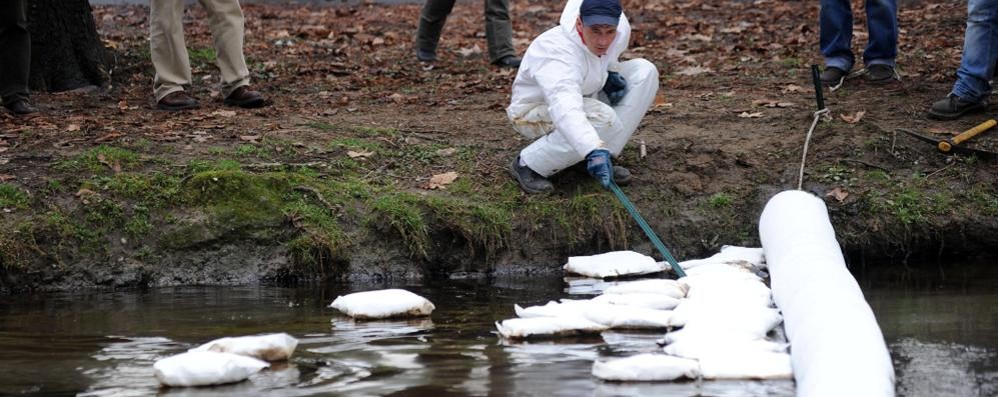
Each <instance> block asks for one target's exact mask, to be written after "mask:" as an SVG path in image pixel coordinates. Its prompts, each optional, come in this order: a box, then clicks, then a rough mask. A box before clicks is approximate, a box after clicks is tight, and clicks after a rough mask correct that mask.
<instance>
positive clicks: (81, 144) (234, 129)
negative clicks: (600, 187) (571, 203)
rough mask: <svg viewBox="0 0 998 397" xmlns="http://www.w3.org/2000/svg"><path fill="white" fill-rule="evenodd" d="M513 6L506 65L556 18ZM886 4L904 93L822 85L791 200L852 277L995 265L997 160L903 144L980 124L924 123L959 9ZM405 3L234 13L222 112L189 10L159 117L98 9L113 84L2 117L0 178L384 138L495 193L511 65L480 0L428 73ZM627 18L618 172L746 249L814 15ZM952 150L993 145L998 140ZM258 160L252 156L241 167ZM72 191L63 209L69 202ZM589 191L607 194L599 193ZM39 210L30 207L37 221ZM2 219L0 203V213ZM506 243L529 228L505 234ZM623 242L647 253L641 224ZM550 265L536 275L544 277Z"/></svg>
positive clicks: (201, 34)
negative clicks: (105, 151) (984, 259)
mask: <svg viewBox="0 0 998 397" xmlns="http://www.w3.org/2000/svg"><path fill="white" fill-rule="evenodd" d="M511 3H512V4H511V7H512V10H511V13H512V19H513V27H514V31H515V35H516V37H515V45H516V47H517V51H518V53H521V54H522V52H523V51H524V50H525V49H526V47H527V45H528V44H529V42H530V39H531V38H532V37H535V36H536V35H538V34H540V33H541V32H543V31H544V30H546V29H548V28H550V27H552V26H554V25H555V24H556V23H557V18H558V16H559V15H560V12H561V6H560V2H556V1H532V2H511ZM854 3H855V4H854V8H855V10H856V11H857V12H854V14H856V15H857V20H856V30H857V32H856V34H855V36H856V38H855V42H854V48H855V51H856V53H857V54H861V53H862V48H863V46H864V45H865V42H866V33H865V21H864V19H865V18H864V16H863V14H862V12H858V11H859V10H860V9H861V2H854ZM901 3H902V7H901V11H900V14H899V20H900V26H901V35H900V43H899V54H898V59H897V63H898V66H899V67H898V71H899V77H900V81H896V82H893V83H891V84H888V85H883V86H881V85H871V84H869V83H866V82H865V81H864V80H863V78H862V77H859V78H855V79H852V80H849V81H847V82H846V83H845V85H844V86H843V87H842V88H841V89H839V90H837V91H835V92H828V91H827V90H826V92H825V97H826V99H825V102H826V104H827V107H828V109H829V113H828V116H829V117H828V118H826V119H823V120H822V121H821V122H820V123H819V124H818V126H817V128H816V129H815V132H814V135H813V138H812V140H811V142H810V148H809V151H808V154H807V162H806V168H805V171H806V172H805V175H804V186H803V189H804V190H807V191H811V192H813V193H815V194H817V195H819V196H821V197H824V198H825V200H826V203H827V204H828V206H829V209H830V212H831V214H832V217H833V223H834V224H835V226H836V228H837V230H838V233H839V237H840V240H841V241H842V244H843V247H844V249H845V251H846V252H847V254H848V255H849V257H850V262H851V265H852V264H858V263H862V264H863V265H864V266H865V264H866V263H867V262H868V261H869V262H878V263H893V264H898V263H904V264H905V266H908V264H916V263H924V262H930V263H936V262H947V261H951V260H953V258H962V257H973V256H978V257H979V256H988V255H992V256H993V255H994V247H995V246H998V238H996V237H995V236H998V233H995V232H996V231H998V230H996V229H998V220H996V216H998V194H996V192H998V179H996V178H995V174H996V171H998V167H996V165H995V162H994V161H992V160H990V159H989V158H988V157H987V156H984V155H978V156H964V155H949V156H948V155H944V154H941V153H939V152H938V151H936V150H935V149H934V147H933V146H932V145H930V144H929V143H927V142H923V141H919V140H916V139H913V138H911V137H909V136H908V135H906V134H904V133H899V132H898V129H902V128H903V129H910V130H915V131H919V132H922V133H924V134H926V135H932V134H938V135H944V134H950V133H957V132H959V131H961V130H964V129H967V128H970V127H972V126H974V125H976V124H977V123H980V122H983V121H985V120H987V119H988V118H989V117H990V116H989V115H985V114H979V115H974V116H969V117H965V118H963V119H962V120H959V121H951V122H940V121H933V120H930V119H927V118H926V116H925V112H926V110H927V109H928V107H929V105H930V104H931V103H932V102H933V101H935V100H938V99H940V98H942V97H944V96H945V95H946V94H947V93H948V92H949V89H950V88H951V86H952V83H953V81H954V78H955V70H956V68H957V66H958V64H959V60H960V54H961V47H962V41H963V40H962V37H963V34H962V32H963V26H964V23H965V18H966V9H965V7H966V6H965V3H964V2H958V1H943V2H933V1H907V2H901ZM419 11H420V5H375V4H364V5H356V6H346V5H337V6H277V5H245V6H244V12H245V14H246V18H247V37H246V45H245V53H246V56H247V58H248V62H249V65H250V69H251V72H252V75H253V77H252V78H253V87H254V88H256V89H258V90H260V91H262V92H263V93H265V94H266V95H267V96H268V97H269V98H270V99H271V100H272V101H273V105H272V106H269V107H266V108H262V109H256V110H244V109H232V108H228V107H225V106H223V105H222V104H221V100H220V98H219V93H218V85H217V84H218V73H217V69H216V68H215V67H214V66H213V64H212V62H213V57H214V53H213V51H211V36H210V34H209V31H208V28H207V26H206V18H205V13H204V10H203V9H202V8H201V7H200V6H192V7H190V8H189V13H188V15H187V17H186V22H187V23H186V25H187V40H188V47H189V48H190V49H191V57H192V64H193V66H194V81H195V84H194V85H193V87H192V88H191V90H190V92H191V93H192V94H193V95H194V96H196V97H197V98H199V99H200V100H201V103H202V106H201V108H200V109H198V110H193V111H185V112H178V113H173V112H165V111H158V110H155V109H154V103H153V99H152V76H153V70H152V66H151V63H150V61H149V59H148V53H149V52H148V41H147V34H148V21H147V16H148V9H147V8H145V7H141V6H101V7H96V8H95V9H94V18H95V20H96V21H97V23H98V28H99V31H100V34H101V36H102V37H103V39H104V41H105V45H106V46H107V48H108V50H109V52H110V54H112V56H113V58H114V63H113V67H112V69H111V70H109V71H108V73H109V76H110V83H109V85H108V86H105V87H100V88H96V89H84V90H79V91H76V92H65V93H36V94H35V95H34V96H33V100H34V101H35V103H36V104H37V105H39V106H40V107H41V108H42V109H43V111H42V112H41V114H39V115H37V116H34V117H31V118H19V117H13V116H11V115H9V114H6V113H4V114H0V129H2V131H3V134H2V140H0V150H2V153H0V156H2V159H0V178H2V179H3V181H4V182H5V183H7V184H10V185H12V186H16V187H18V188H19V189H23V190H24V191H27V192H29V194H30V195H33V196H37V195H38V193H37V192H39V191H43V190H45V186H46V184H50V183H51V182H50V181H51V180H53V179H60V178H64V177H65V175H61V174H60V172H61V171H59V169H58V167H54V165H55V164H56V163H58V162H59V161H62V160H65V159H68V158H72V157H73V156H77V155H79V154H81V153H84V152H86V151H87V150H91V149H93V148H95V147H98V146H99V145H105V146H121V147H129V148H132V150H138V151H140V152H141V153H143V154H145V155H149V156H152V155H155V156H156V157H157V158H158V159H159V161H158V163H157V164H158V165H157V166H155V167H154V168H158V169H160V170H169V169H170V168H171V167H176V166H181V165H184V164H188V163H190V162H191V161H194V160H199V159H202V160H212V159H217V158H219V157H222V156H223V154H225V153H232V152H240V153H243V154H246V155H244V156H242V157H240V160H241V161H242V162H244V163H245V164H247V165H248V166H250V168H252V166H254V165H255V166H265V165H267V164H274V163H278V164H286V165H295V164H315V163H318V162H329V161H330V159H331V158H333V157H337V156H339V157H342V156H344V154H345V153H344V151H343V150H339V151H335V150H323V149H322V145H321V143H322V142H328V141H329V140H331V139H334V138H344V137H350V136H354V135H356V131H357V129H358V128H377V129H390V130H393V131H397V132H398V133H399V134H400V135H399V137H398V139H396V140H394V141H392V142H387V143H388V144H391V145H407V144H412V143H433V144H437V145H443V146H451V147H459V148H474V149H475V150H476V152H475V153H476V156H475V159H474V167H473V168H472V169H471V171H470V173H463V174H462V175H461V177H464V178H470V179H471V180H473V181H474V183H475V184H476V185H483V186H488V185H502V184H508V183H510V182H509V179H510V178H509V176H508V174H507V172H506V167H507V165H508V163H509V161H510V159H512V158H513V157H514V156H515V153H516V152H517V150H518V149H519V148H521V147H522V146H524V145H525V144H526V143H527V142H526V141H524V140H523V139H522V138H520V137H518V136H517V135H516V134H515V133H514V132H513V131H512V130H511V129H510V127H509V124H508V121H507V119H506V116H505V111H504V109H505V106H506V105H507V104H508V100H509V88H510V86H511V84H512V81H513V79H514V77H515V71H513V70H508V69H499V68H496V67H493V66H490V65H489V64H488V61H487V49H486V44H485V38H484V26H483V23H482V14H481V13H482V10H481V6H480V5H479V4H478V3H472V4H468V3H459V4H458V5H457V6H456V7H455V9H454V11H453V13H452V14H451V17H450V18H449V19H448V22H447V26H446V29H445V31H444V34H443V39H442V42H441V45H440V51H439V56H440V60H439V61H438V62H437V63H436V64H435V65H433V66H432V67H426V66H424V65H422V64H420V63H419V62H417V61H416V60H415V58H414V56H413V47H412V41H413V35H414V32H415V26H416V23H417V21H418V15H419ZM625 12H626V13H627V15H628V16H629V18H630V19H631V22H632V25H633V27H634V32H633V33H632V45H631V50H630V51H628V52H627V53H625V58H634V57H643V58H646V59H648V60H650V61H652V62H653V63H655V64H656V65H657V66H658V68H659V71H660V75H661V84H660V94H659V97H658V98H657V100H656V104H655V106H654V108H653V109H651V110H650V111H649V113H648V114H647V116H646V117H645V120H644V122H643V123H642V125H641V127H640V128H639V130H638V132H637V134H636V135H635V136H634V137H633V139H632V143H631V145H630V146H629V147H628V149H626V150H625V154H624V159H623V162H624V164H625V165H627V166H629V167H630V169H631V170H632V172H633V173H634V174H635V177H636V182H635V184H634V185H633V186H631V187H629V188H627V192H628V194H629V195H631V198H632V200H634V201H635V202H636V203H637V205H638V206H639V207H640V208H641V210H642V212H643V213H645V215H646V216H647V217H648V218H649V222H650V223H651V224H652V226H653V227H654V228H655V229H656V230H657V231H658V232H659V233H660V235H661V236H662V237H663V240H664V241H666V243H667V244H668V245H670V247H672V248H673V249H674V250H675V251H676V252H677V253H678V254H677V256H678V257H680V259H682V258H683V257H692V256H696V255H705V254H709V253H710V252H713V251H715V250H716V249H717V248H718V247H719V246H720V245H722V244H750V245H751V244H758V237H757V232H756V231H755V221H756V220H757V219H758V214H759V213H760V212H761V210H762V207H763V205H764V204H765V202H766V200H767V199H768V198H769V197H771V196H772V194H774V193H776V192H778V191H781V190H785V189H793V188H796V187H797V179H798V171H799V167H800V160H801V153H802V147H803V144H804V137H805V133H806V132H807V130H808V127H809V126H810V123H811V120H812V117H813V112H814V111H815V99H814V90H813V88H812V85H811V75H810V65H811V64H815V63H820V54H819V52H818V48H817V42H818V30H817V20H818V17H817V15H818V5H817V2H785V1H776V0H757V1H724V2H701V1H640V2H638V1H625ZM858 58H860V59H861V55H858ZM858 62H861V61H858ZM992 114H993V113H992ZM642 145H643V146H644V148H645V151H646V153H647V154H646V156H644V157H640V155H639V153H640V152H641V149H640V147H641V146H642ZM968 146H970V147H975V148H980V149H986V150H991V149H992V148H995V149H994V150H996V151H998V132H993V131H992V132H988V133H985V134H983V135H982V136H980V137H978V138H975V139H974V140H973V141H972V142H971V143H970V144H969V145H968ZM253 148H265V149H267V153H268V155H266V156H264V155H262V154H261V155H260V156H255V155H254V154H253V152H252V149H253ZM247 153H248V154H247ZM260 153H262V151H261V152H260ZM361 157H364V156H361ZM360 160H363V161H366V162H367V163H365V164H366V166H367V168H365V169H369V170H370V173H387V174H388V175H390V176H392V177H393V178H395V179H396V183H397V186H398V187H399V188H400V189H402V190H410V191H414V192H422V194H426V193H427V192H428V191H427V190H426V186H427V183H428V181H429V178H430V177H431V176H432V175H436V174H440V173H443V172H446V171H449V170H451V169H452V167H451V166H450V165H449V164H447V162H446V161H442V162H436V163H429V164H424V165H420V166H418V167H415V168H404V170H403V168H401V167H398V166H399V164H397V163H394V161H395V160H392V162H386V163H380V161H381V160H380V159H378V158H376V157H374V158H361V159H360ZM107 165H108V167H109V168H112V169H113V168H114V165H113V164H107ZM395 169H397V171H395V172H392V170H395ZM386 170H387V171H386ZM565 174H566V175H564V176H558V177H555V178H554V180H553V181H554V183H555V185H556V192H555V193H554V194H553V195H552V196H553V197H555V198H566V197H571V196H573V195H575V194H578V187H577V186H578V185H579V184H584V183H590V182H589V181H588V179H587V178H588V177H585V176H584V175H583V174H582V173H579V172H572V171H568V172H566V173H565ZM75 189H76V188H75V187H72V188H71V189H70V191H69V193H67V194H63V195H61V196H60V197H61V198H60V200H68V201H72V200H80V198H79V197H80V194H79V192H78V191H75ZM74 192H75V195H74V194H73V193H74ZM432 194H441V195H446V194H447V193H446V191H445V190H434V191H432ZM470 199H471V200H474V197H473V196H472V197H470ZM520 200H527V198H526V197H523V198H521V199H520ZM531 200H532V199H531ZM606 200H612V198H611V196H610V195H609V194H607V195H606ZM39 206H40V207H44V204H42V203H36V204H34V207H33V208H38V207H39ZM18 213H19V212H18V211H14V212H13V213H11V212H10V211H8V214H6V215H5V217H6V218H5V222H7V224H8V225H10V224H11V222H13V220H12V219H15V218H16V217H17V216H18ZM20 213H21V214H22V215H23V213H24V211H23V210H22V211H20ZM511 233H512V234H513V235H514V236H517V235H523V234H530V232H529V230H526V231H525V230H522V228H521V227H520V223H515V224H514V226H513V229H512V231H511ZM514 240H515V239H514ZM628 241H629V242H630V243H631V245H633V246H636V247H638V248H645V249H646V251H648V252H650V249H647V248H648V246H647V243H644V245H642V241H643V236H642V235H641V234H640V232H639V231H637V229H636V228H633V227H631V230H630V232H629V237H628ZM544 246H558V242H557V241H549V242H546V243H545V244H544ZM594 249H595V247H591V248H589V249H588V250H589V251H592V250H594ZM511 251H515V250H511ZM582 251H586V250H582ZM563 252H566V250H565V249H564V248H563V249H562V250H561V251H559V253H558V255H550V256H548V257H545V258H544V259H545V260H544V261H542V262H545V263H546V262H553V263H546V264H547V265H548V266H551V265H557V264H560V263H557V260H558V259H557V258H559V257H560V256H559V255H561V253H563ZM502 258H503V259H500V262H506V263H523V262H525V261H528V260H529V258H524V257H523V255H506V256H503V257H502ZM562 259H563V257H562Z"/></svg>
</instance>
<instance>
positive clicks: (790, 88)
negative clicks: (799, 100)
mask: <svg viewBox="0 0 998 397" xmlns="http://www.w3.org/2000/svg"><path fill="white" fill-rule="evenodd" d="M780 92H782V93H784V94H791V93H796V92H804V89H803V88H801V86H799V85H796V84H787V86H786V87H783V89H781V90H780Z"/></svg>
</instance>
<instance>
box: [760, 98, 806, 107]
mask: <svg viewBox="0 0 998 397" xmlns="http://www.w3.org/2000/svg"><path fill="white" fill-rule="evenodd" d="M752 106H765V107H767V108H792V107H794V106H797V104H795V103H793V102H780V101H776V100H772V99H756V100H754V101H752Z"/></svg>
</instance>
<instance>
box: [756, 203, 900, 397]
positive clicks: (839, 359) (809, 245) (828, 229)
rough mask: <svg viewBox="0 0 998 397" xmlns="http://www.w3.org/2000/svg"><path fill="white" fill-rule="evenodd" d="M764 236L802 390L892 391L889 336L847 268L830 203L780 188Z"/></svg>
mask: <svg viewBox="0 0 998 397" xmlns="http://www.w3.org/2000/svg"><path fill="white" fill-rule="evenodd" d="M759 237H760V240H761V241H762V246H763V249H764V250H765V256H766V262H767V264H768V267H769V272H770V281H771V285H772V288H773V300H774V301H775V302H776V305H777V306H779V308H780V309H781V310H782V312H783V319H784V327H785V329H786V334H787V339H788V340H789V341H790V346H791V347H790V352H791V354H792V360H793V370H794V374H795V377H796V381H797V395H798V396H804V397H811V396H893V395H894V367H893V364H892V363H891V358H890V354H889V353H888V351H887V346H886V344H885V343H884V336H883V334H882V332H881V331H880V327H879V326H878V325H877V320H876V318H874V316H873V311H872V310H870V306H869V305H868V304H867V303H866V300H865V299H864V297H863V292H862V291H861V290H860V289H859V285H857V284H856V280H855V279H853V277H852V275H851V274H849V271H848V270H847V269H846V266H845V259H844V258H843V257H842V251H841V249H840V247H839V244H838V241H837V240H836V239H835V230H834V229H833V228H832V224H831V222H830V221H829V219H828V211H827V209H826V207H825V203H824V202H823V201H821V199H819V198H817V197H815V196H812V195H810V194H808V193H805V192H802V191H786V192H782V193H780V194H777V195H776V196H774V197H773V198H772V199H770V200H769V203H767V204H766V208H765V210H763V212H762V217H761V218H760V220H759Z"/></svg>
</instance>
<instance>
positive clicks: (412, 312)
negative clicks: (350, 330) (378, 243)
mask: <svg viewBox="0 0 998 397" xmlns="http://www.w3.org/2000/svg"><path fill="white" fill-rule="evenodd" d="M329 307H331V308H334V309H337V310H339V311H341V312H343V313H346V315H348V316H350V317H353V318H356V319H361V320H363V319H378V318H396V317H421V316H429V315H430V313H433V309H435V307H434V306H433V303H431V302H430V301H429V300H427V299H426V298H424V297H422V296H419V295H416V294H414V293H412V292H409V291H406V290H404V289H384V290H378V291H366V292H357V293H353V294H350V295H346V296H338V297H336V299H335V300H333V303H332V304H330V305H329Z"/></svg>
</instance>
